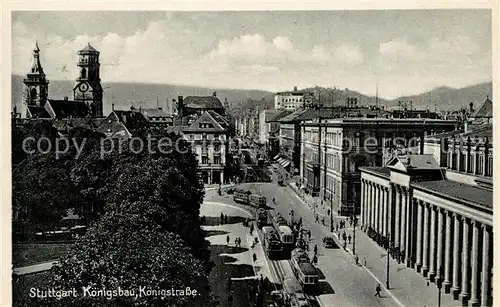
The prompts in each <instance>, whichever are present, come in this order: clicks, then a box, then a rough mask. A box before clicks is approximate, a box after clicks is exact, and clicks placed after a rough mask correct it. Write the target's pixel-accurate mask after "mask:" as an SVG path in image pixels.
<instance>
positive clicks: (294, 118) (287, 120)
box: [278, 109, 307, 123]
mask: <svg viewBox="0 0 500 307" xmlns="http://www.w3.org/2000/svg"><path fill="white" fill-rule="evenodd" d="M306 110H307V109H297V110H295V111H293V112H292V113H290V114H288V115H286V116H284V117H282V118H280V119H279V120H278V121H279V122H280V123H293V122H298V121H300V120H299V119H298V117H299V116H300V115H301V114H302V113H304V112H306Z"/></svg>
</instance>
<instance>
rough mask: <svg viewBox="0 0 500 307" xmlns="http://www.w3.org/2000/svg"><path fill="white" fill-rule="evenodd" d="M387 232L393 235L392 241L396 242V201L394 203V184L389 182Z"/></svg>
mask: <svg viewBox="0 0 500 307" xmlns="http://www.w3.org/2000/svg"><path fill="white" fill-rule="evenodd" d="M387 208H388V209H387V233H388V234H390V235H391V242H394V238H393V234H394V225H393V220H394V203H393V185H392V183H390V184H389V188H388V189H387Z"/></svg>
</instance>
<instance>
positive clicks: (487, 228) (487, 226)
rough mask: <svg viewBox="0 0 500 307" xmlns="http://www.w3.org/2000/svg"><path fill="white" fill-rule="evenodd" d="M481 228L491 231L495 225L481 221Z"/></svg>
mask: <svg viewBox="0 0 500 307" xmlns="http://www.w3.org/2000/svg"><path fill="white" fill-rule="evenodd" d="M481 229H482V230H485V231H487V232H491V230H492V229H493V227H491V226H490V225H488V224H485V223H481Z"/></svg>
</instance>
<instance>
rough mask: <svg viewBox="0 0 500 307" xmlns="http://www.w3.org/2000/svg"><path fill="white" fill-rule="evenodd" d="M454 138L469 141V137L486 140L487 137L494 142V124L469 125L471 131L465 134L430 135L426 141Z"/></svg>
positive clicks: (460, 132) (458, 132) (457, 132)
mask: <svg viewBox="0 0 500 307" xmlns="http://www.w3.org/2000/svg"><path fill="white" fill-rule="evenodd" d="M453 137H455V138H463V139H464V140H467V138H468V137H470V138H471V139H475V138H480V139H484V138H486V137H487V138H488V139H489V141H490V142H493V124H492V123H487V124H482V125H476V124H472V125H469V129H468V131H467V132H464V131H463V130H455V131H450V132H444V133H439V134H435V135H429V136H426V137H425V139H426V140H429V139H430V140H432V139H434V140H441V139H443V138H448V139H452V138H453Z"/></svg>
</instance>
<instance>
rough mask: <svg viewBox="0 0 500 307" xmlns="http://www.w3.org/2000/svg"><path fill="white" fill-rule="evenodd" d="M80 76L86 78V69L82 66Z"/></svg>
mask: <svg viewBox="0 0 500 307" xmlns="http://www.w3.org/2000/svg"><path fill="white" fill-rule="evenodd" d="M82 78H87V70H86V69H85V67H84V68H82Z"/></svg>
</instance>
